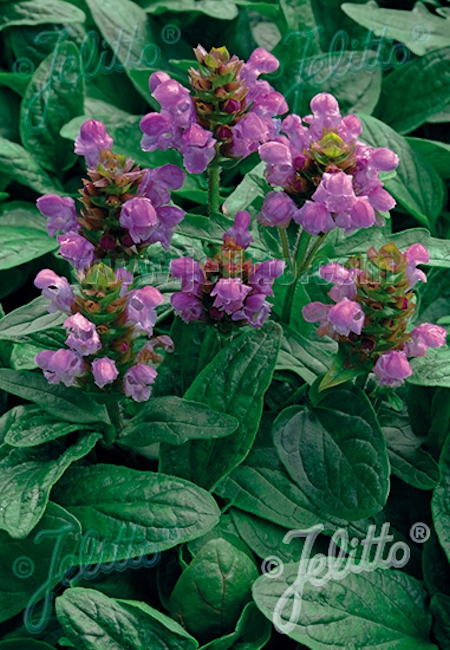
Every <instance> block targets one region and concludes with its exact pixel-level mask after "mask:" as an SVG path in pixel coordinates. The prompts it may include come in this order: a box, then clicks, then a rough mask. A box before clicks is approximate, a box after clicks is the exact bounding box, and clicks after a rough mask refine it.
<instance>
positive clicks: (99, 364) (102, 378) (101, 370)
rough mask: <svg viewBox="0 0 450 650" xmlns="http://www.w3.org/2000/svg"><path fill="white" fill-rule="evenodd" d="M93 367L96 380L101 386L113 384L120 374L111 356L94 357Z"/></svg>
mask: <svg viewBox="0 0 450 650" xmlns="http://www.w3.org/2000/svg"><path fill="white" fill-rule="evenodd" d="M91 367H92V374H93V375H94V382H95V383H96V384H97V386H98V387H99V388H104V387H105V386H106V385H107V384H112V383H113V382H114V381H115V380H116V379H117V377H118V376H119V371H118V370H117V368H116V364H115V362H114V361H113V360H112V359H110V358H109V357H101V358H100V359H94V361H93V362H92V366H91Z"/></svg>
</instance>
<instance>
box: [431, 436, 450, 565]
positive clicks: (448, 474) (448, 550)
mask: <svg viewBox="0 0 450 650" xmlns="http://www.w3.org/2000/svg"><path fill="white" fill-rule="evenodd" d="M439 468H440V470H441V480H440V482H439V485H438V486H437V488H436V489H435V490H434V493H433V500H432V502H431V512H432V514H433V522H434V527H435V529H436V533H437V536H438V538H439V542H440V544H441V546H442V548H443V549H444V551H445V554H446V555H447V559H448V560H449V561H450V501H449V494H450V437H449V436H447V439H446V441H445V444H444V446H443V448H442V452H441V456H440V458H439Z"/></svg>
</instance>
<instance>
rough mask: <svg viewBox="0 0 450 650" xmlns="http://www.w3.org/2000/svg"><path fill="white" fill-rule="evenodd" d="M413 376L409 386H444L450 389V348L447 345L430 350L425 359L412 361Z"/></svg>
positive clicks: (409, 379)
mask: <svg viewBox="0 0 450 650" xmlns="http://www.w3.org/2000/svg"><path fill="white" fill-rule="evenodd" d="M410 363H411V368H412V369H413V374H412V375H411V376H410V377H408V379H407V382H408V383H409V384H416V385H418V386H442V387H444V388H450V348H449V347H448V345H445V346H444V347H442V348H438V349H435V350H432V349H428V350H427V353H426V355H425V356H424V357H417V358H416V359H411V361H410Z"/></svg>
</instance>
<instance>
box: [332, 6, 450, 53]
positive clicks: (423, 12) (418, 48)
mask: <svg viewBox="0 0 450 650" xmlns="http://www.w3.org/2000/svg"><path fill="white" fill-rule="evenodd" d="M341 8H342V11H344V12H345V13H346V14H347V16H350V18H353V20H355V21H356V22H357V23H359V24H360V25H363V26H364V27H367V29H370V30H371V31H372V32H374V34H375V35H376V36H382V37H383V38H392V39H395V40H396V41H400V42H401V43H404V44H405V45H406V46H407V47H408V48H409V49H410V50H411V52H414V54H418V55H419V56H423V55H424V54H426V52H429V51H430V50H435V49H436V48H439V47H446V46H447V45H449V44H450V35H449V29H448V20H444V19H443V18H439V17H438V16H435V15H434V14H432V13H431V12H429V11H428V9H427V8H426V7H425V5H424V4H422V3H421V2H416V4H415V6H414V9H413V10H412V11H402V10H400V11H399V10H397V9H381V8H380V7H379V6H378V5H377V3H376V2H367V3H366V4H364V5H362V6H356V5H355V4H354V3H353V2H346V3H344V4H343V5H342V7H341Z"/></svg>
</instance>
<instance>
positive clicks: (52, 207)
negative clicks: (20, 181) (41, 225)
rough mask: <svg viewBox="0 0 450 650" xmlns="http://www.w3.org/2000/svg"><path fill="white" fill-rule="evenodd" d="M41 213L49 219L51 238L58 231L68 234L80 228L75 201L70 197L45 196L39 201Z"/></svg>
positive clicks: (48, 226) (48, 227) (37, 203)
mask: <svg viewBox="0 0 450 650" xmlns="http://www.w3.org/2000/svg"><path fill="white" fill-rule="evenodd" d="M36 205H37V207H38V210H39V212H40V213H41V214H42V215H43V216H44V217H47V231H48V234H49V235H50V237H53V235H55V234H56V232H57V231H58V230H60V231H61V232H68V231H69V230H74V229H76V228H78V221H77V211H76V210H75V201H74V200H73V199H72V197H70V196H58V195H57V194H44V195H43V196H41V197H40V198H39V199H38V200H37V201H36Z"/></svg>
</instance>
